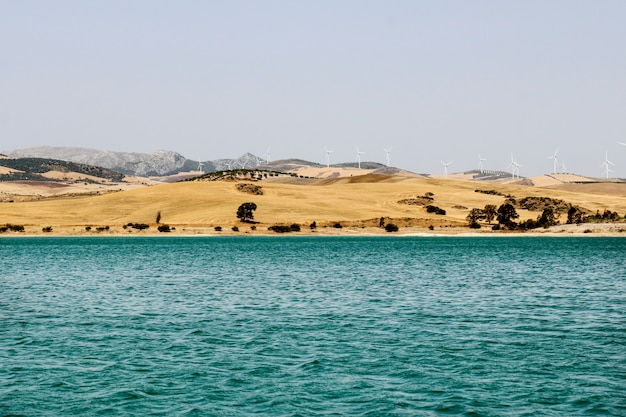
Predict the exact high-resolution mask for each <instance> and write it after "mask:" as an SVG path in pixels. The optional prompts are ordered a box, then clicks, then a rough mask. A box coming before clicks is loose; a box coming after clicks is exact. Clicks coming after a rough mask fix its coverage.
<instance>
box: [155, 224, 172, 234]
mask: <svg viewBox="0 0 626 417" xmlns="http://www.w3.org/2000/svg"><path fill="white" fill-rule="evenodd" d="M157 230H158V231H159V232H161V233H168V232H170V231H171V230H172V229H171V228H170V227H169V226H168V225H167V224H162V225H159V227H157Z"/></svg>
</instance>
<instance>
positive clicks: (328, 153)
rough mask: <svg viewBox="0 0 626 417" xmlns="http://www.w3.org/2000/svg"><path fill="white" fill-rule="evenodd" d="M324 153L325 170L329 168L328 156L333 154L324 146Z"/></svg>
mask: <svg viewBox="0 0 626 417" xmlns="http://www.w3.org/2000/svg"><path fill="white" fill-rule="evenodd" d="M324 151H325V152H326V168H330V154H331V153H333V151H332V150H330V149H328V148H327V147H326V146H324Z"/></svg>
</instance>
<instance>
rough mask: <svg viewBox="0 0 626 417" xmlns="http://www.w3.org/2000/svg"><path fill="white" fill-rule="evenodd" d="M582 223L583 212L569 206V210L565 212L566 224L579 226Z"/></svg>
mask: <svg viewBox="0 0 626 417" xmlns="http://www.w3.org/2000/svg"><path fill="white" fill-rule="evenodd" d="M582 222H583V212H582V211H580V210H579V209H578V207H574V206H570V208H569V210H567V223H568V224H572V223H576V224H580V223H582Z"/></svg>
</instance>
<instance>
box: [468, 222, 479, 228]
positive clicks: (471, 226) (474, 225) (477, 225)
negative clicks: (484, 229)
mask: <svg viewBox="0 0 626 417" xmlns="http://www.w3.org/2000/svg"><path fill="white" fill-rule="evenodd" d="M469 227H470V229H480V224H479V223H478V222H472V223H470V225H469Z"/></svg>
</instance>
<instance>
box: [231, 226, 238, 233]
mask: <svg viewBox="0 0 626 417" xmlns="http://www.w3.org/2000/svg"><path fill="white" fill-rule="evenodd" d="M230 230H232V231H233V232H238V231H239V227H237V226H233V227H231V228H230Z"/></svg>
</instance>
